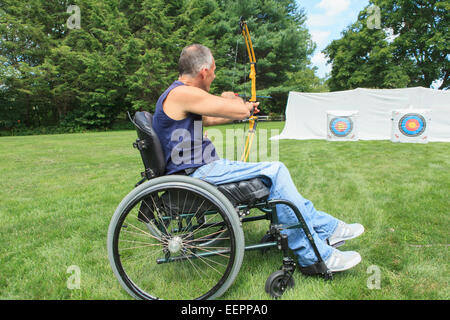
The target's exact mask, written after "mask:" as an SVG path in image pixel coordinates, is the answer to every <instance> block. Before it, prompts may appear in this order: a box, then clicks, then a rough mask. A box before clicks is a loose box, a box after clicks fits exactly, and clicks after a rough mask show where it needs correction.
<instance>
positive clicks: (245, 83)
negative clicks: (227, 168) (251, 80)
mask: <svg viewBox="0 0 450 320" xmlns="http://www.w3.org/2000/svg"><path fill="white" fill-rule="evenodd" d="M238 52H239V37H238V38H237V39H236V50H235V56H234V68H233V81H232V84H231V89H232V91H233V92H234V89H235V79H236V67H237V59H238ZM247 55H248V54H247ZM247 73H248V72H247V64H246V63H244V91H245V93H244V95H245V96H247V90H248V83H247ZM244 101H245V99H244ZM246 131H247V121H245V122H244V131H243V134H242V139H241V140H242V141H244V143H243V144H242V151H241V153H244V151H245V132H246ZM233 132H234V133H236V122H233ZM233 143H234V142H233ZM235 160H237V161H239V154H238V153H237V149H236V155H235Z"/></svg>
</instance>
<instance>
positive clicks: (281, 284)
mask: <svg viewBox="0 0 450 320" xmlns="http://www.w3.org/2000/svg"><path fill="white" fill-rule="evenodd" d="M294 286H295V281H294V278H293V277H292V276H291V275H289V274H287V273H286V272H284V271H282V270H277V271H275V272H274V273H272V274H271V275H270V276H269V278H267V281H266V286H265V290H266V292H267V293H268V294H269V295H270V296H271V297H272V298H275V299H278V298H281V296H283V294H284V292H285V291H286V290H288V289H292V288H293V287H294Z"/></svg>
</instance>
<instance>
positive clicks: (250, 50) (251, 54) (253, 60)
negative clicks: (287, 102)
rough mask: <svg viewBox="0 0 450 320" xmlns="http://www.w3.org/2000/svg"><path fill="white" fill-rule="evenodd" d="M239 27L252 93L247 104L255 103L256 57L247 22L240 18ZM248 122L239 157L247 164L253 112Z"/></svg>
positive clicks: (254, 118)
mask: <svg viewBox="0 0 450 320" xmlns="http://www.w3.org/2000/svg"><path fill="white" fill-rule="evenodd" d="M239 25H240V27H241V32H242V35H243V36H244V39H245V45H246V46H247V52H248V57H249V60H250V75H249V78H250V80H251V81H252V93H251V97H250V99H249V100H248V101H249V102H256V57H255V51H254V50H253V43H252V38H251V36H250V32H249V31H248V26H247V22H246V21H245V20H244V18H243V17H241V21H240V23H239ZM248 120H249V129H248V135H247V139H246V141H245V148H244V152H243V154H242V157H241V161H244V162H247V160H248V156H249V154H250V150H251V148H252V144H253V138H254V137H255V133H256V125H257V123H258V117H257V116H255V115H254V110H253V111H252V112H251V114H250V118H249V119H248Z"/></svg>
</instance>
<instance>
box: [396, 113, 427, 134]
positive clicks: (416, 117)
mask: <svg viewBox="0 0 450 320" xmlns="http://www.w3.org/2000/svg"><path fill="white" fill-rule="evenodd" d="M426 127H427V122H426V120H425V118H424V117H423V116H421V115H420V114H416V113H409V114H407V115H405V116H403V117H402V118H401V119H400V121H399V123H398V129H399V130H400V132H401V133H402V134H404V135H405V136H407V137H418V136H420V135H421V134H422V133H423V132H424V131H425V128H426Z"/></svg>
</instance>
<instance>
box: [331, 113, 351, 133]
mask: <svg viewBox="0 0 450 320" xmlns="http://www.w3.org/2000/svg"><path fill="white" fill-rule="evenodd" d="M330 131H331V133H332V134H333V135H335V136H336V137H339V138H344V137H346V136H348V135H349V134H350V133H351V132H352V131H353V121H352V120H351V119H350V118H348V117H337V118H333V119H331V121H330Z"/></svg>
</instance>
